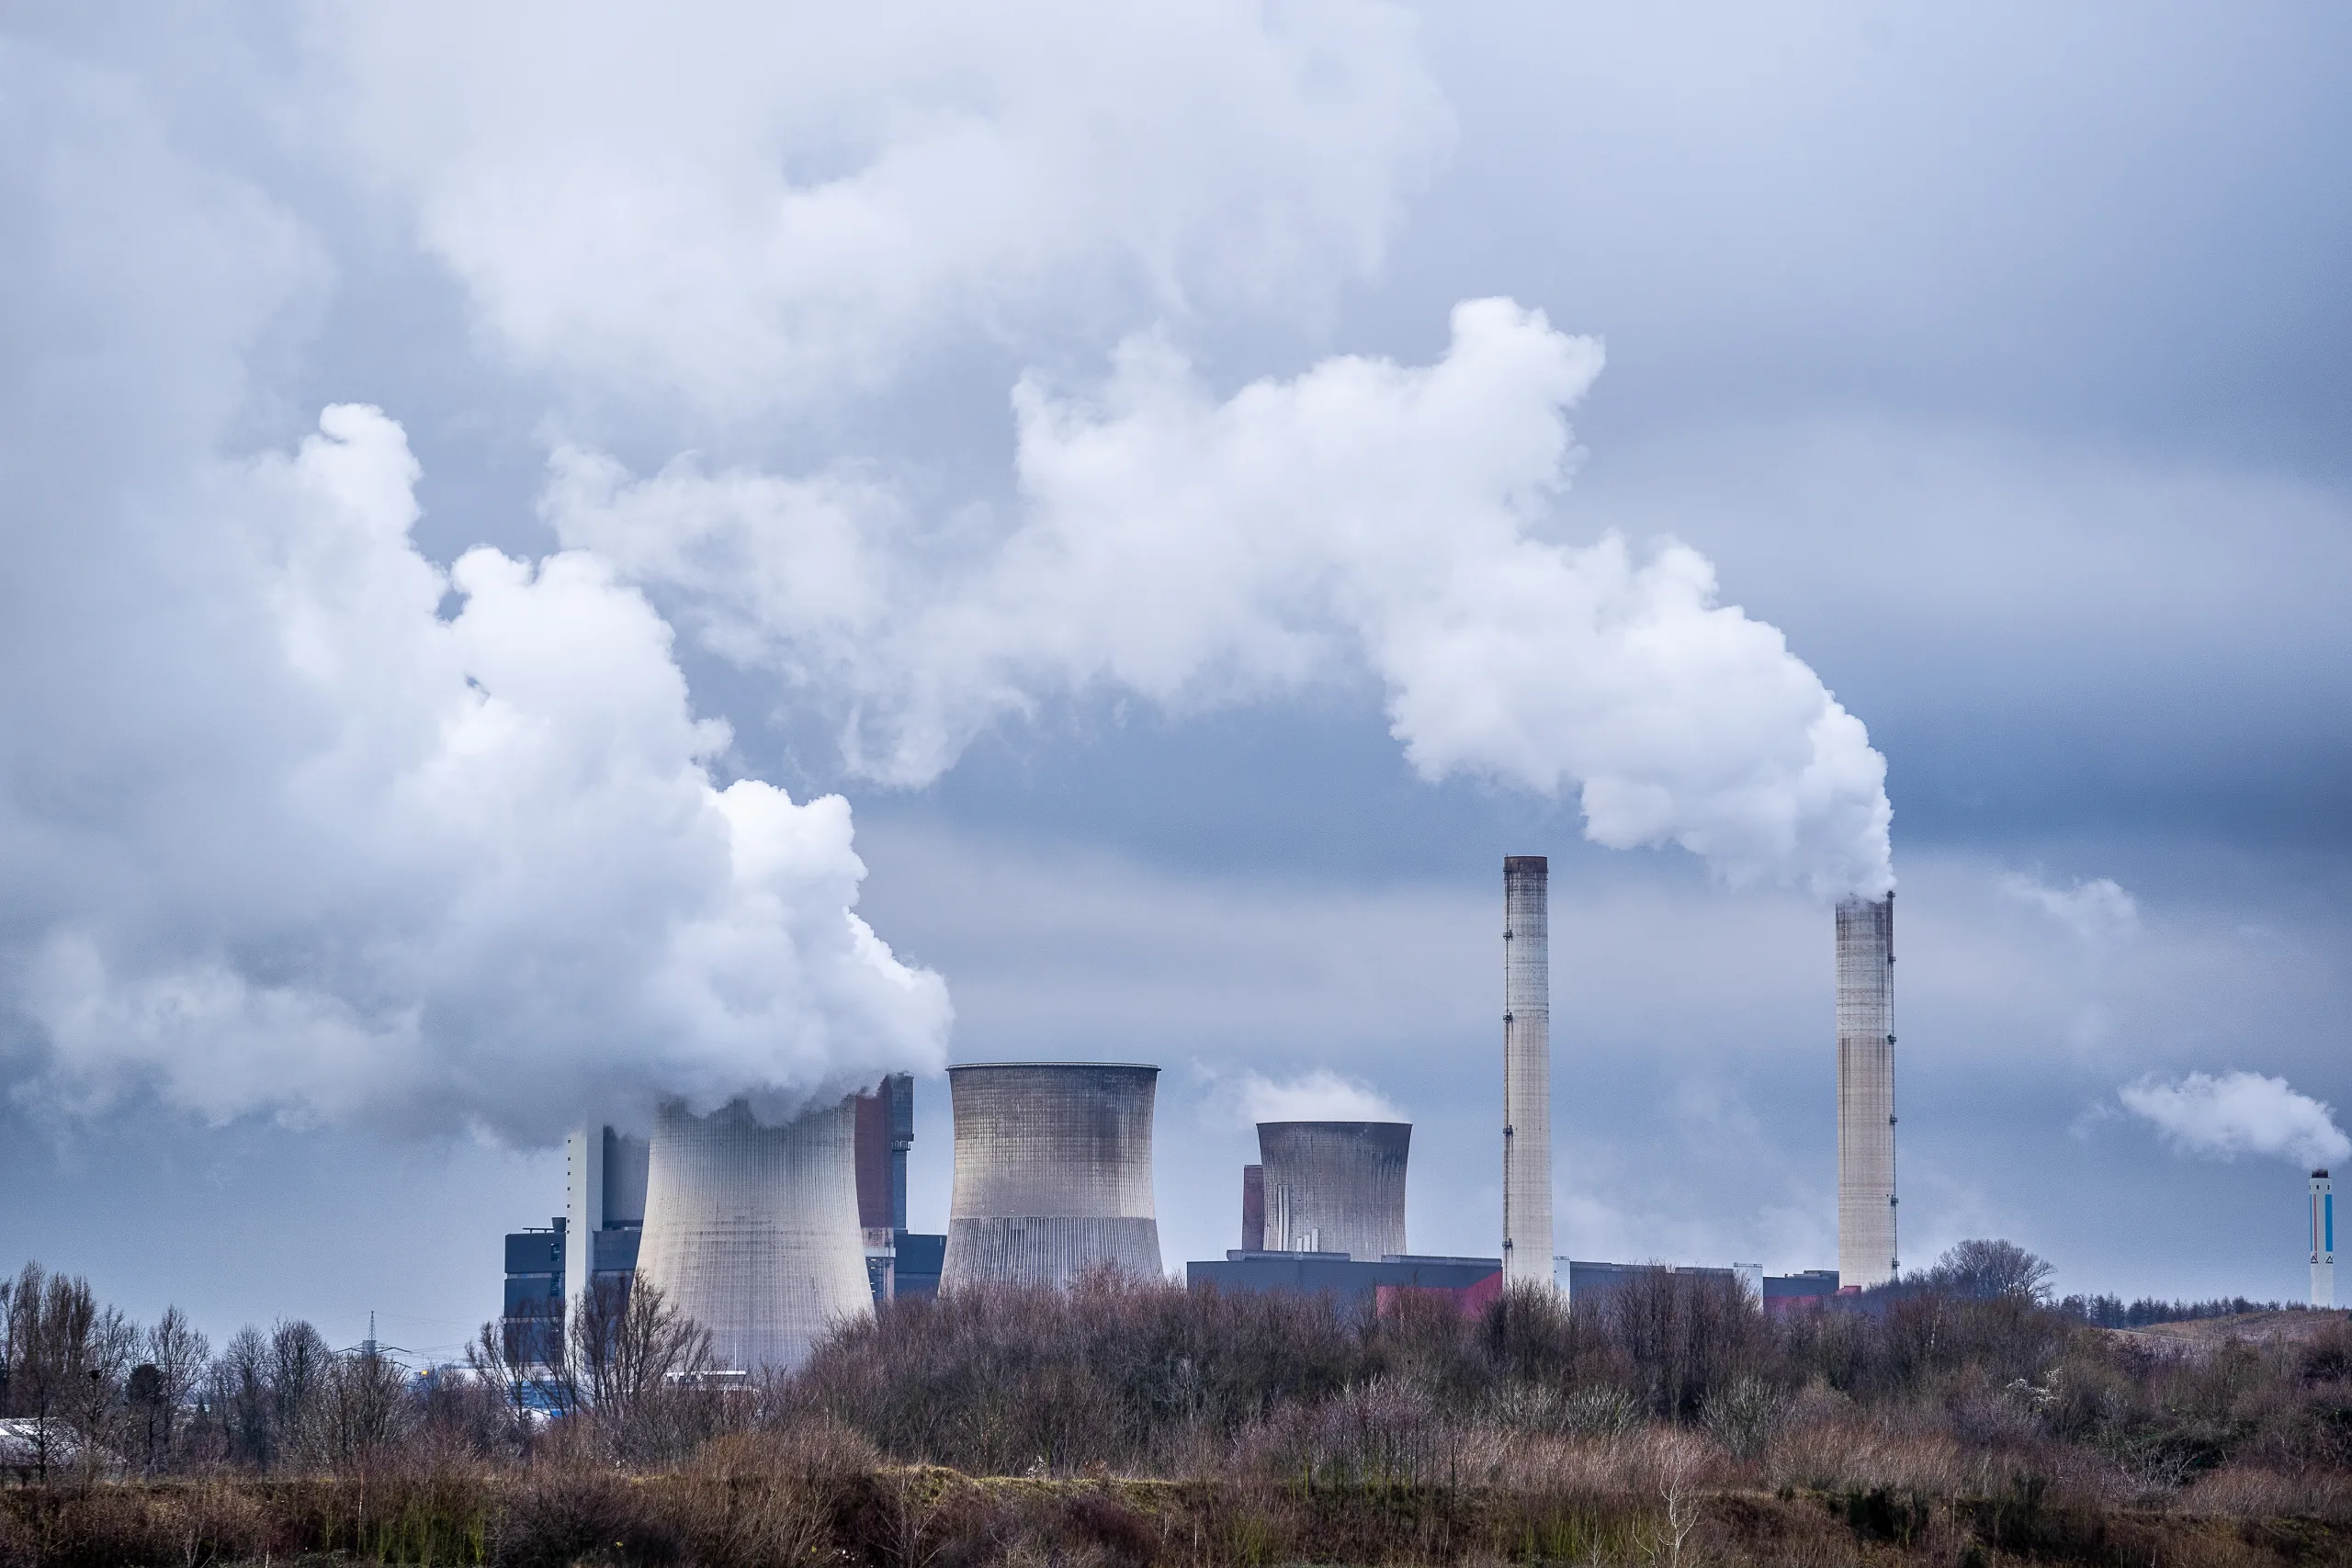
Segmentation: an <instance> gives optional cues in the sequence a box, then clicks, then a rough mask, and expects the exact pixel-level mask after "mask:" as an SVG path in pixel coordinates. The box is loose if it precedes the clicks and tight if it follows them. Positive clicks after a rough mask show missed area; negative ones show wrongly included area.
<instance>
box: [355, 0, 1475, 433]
mask: <svg viewBox="0 0 2352 1568" xmlns="http://www.w3.org/2000/svg"><path fill="white" fill-rule="evenodd" d="M311 31H312V36H313V38H314V39H316V40H317V41H318V42H319V43H320V44H321V45H322V51H323V53H324V54H325V55H326V57H327V58H328V59H330V60H331V61H333V62H334V63H335V64H336V66H337V67H339V70H338V73H337V74H338V77H339V79H338V80H337V81H336V83H335V88H334V94H333V96H332V99H331V106H332V107H330V108H329V110H328V112H327V116H326V118H328V119H329V120H330V121H331V122H332V123H335V124H338V125H340V126H342V127H343V128H344V129H345V133H346V134H347V136H348V138H349V142H350V145H351V146H352V147H353V148H355V149H356V152H358V154H359V156H360V158H361V159H362V160H363V161H364V162H365V164H367V165H368V166H369V167H370V168H371V170H372V171H373V172H375V173H376V174H377V175H380V176H381V178H382V181H383V183H384V184H385V185H386V186H388V187H389V188H391V189H393V190H396V191H399V192H401V193H402V194H403V195H405V196H406V197H408V199H409V200H410V201H411V202H413V208H414V212H415V223H416V228H417V231H418V234H419V237H420V238H421V240H422V241H423V243H424V245H425V246H426V247H427V248H428V249H429V250H430V251H431V252H432V253H433V254H435V255H437V256H439V257H440V258H441V259H442V260H443V261H444V262H445V263H446V264H447V265H448V267H449V268H450V270H451V271H452V272H453V273H454V274H455V275H456V276H458V278H459V279H460V280H462V282H463V283H464V285H465V287H466V288H467V290H468V292H469V295H470V297H471V298H472V300H473V302H474V304H475V307H476V309H477V310H478V311H479V313H480V317H481V322H482V324H483V326H484V327H485V328H487V329H488V333H489V336H490V337H491V339H492V341H494V342H495V343H497V344H500V345H502V346H503V348H505V349H506V350H507V351H508V352H509V353H511V354H512V355H513V356H514V357H515V359H516V360H518V361H519V362H520V363H522V364H523V365H525V366H527V367H532V368H534V369H539V370H544V371H548V372H552V373H554V374H555V375H556V376H558V377H560V378H561V379H562V382H563V384H564V385H565V387H566V389H567V390H568V391H571V392H575V393H576V392H580V391H582V390H588V391H591V392H593V393H594V396H592V397H588V398H581V399H578V400H577V401H578V402H581V403H592V402H594V401H597V400H599V399H600V398H601V399H602V400H615V399H617V400H632V399H642V398H643V397H645V395H646V394H647V393H648V392H651V393H653V394H655V395H656V396H657V397H658V398H659V399H660V400H662V401H664V402H677V401H683V402H684V403H687V404H689V405H692V406H695V407H696V408H699V409H701V410H702V411H704V412H707V413H709V414H714V415H716V416H718V419H719V420H720V421H721V423H727V422H729V421H734V420H740V419H741V418H743V417H744V416H746V415H747V414H752V413H755V412H762V411H768V410H773V409H775V408H777V407H779V406H781V407H785V408H792V407H796V406H805V404H806V403H808V402H809V401H810V400H820V401H822V402H824V403H829V404H830V403H836V402H838V401H839V400H841V399H842V397H843V396H844V394H845V393H852V392H856V391H861V390H871V389H875V388H876V387H879V386H884V385H887V384H888V382H889V381H890V380H891V379H892V378H893V377H894V376H895V374H896V373H897V372H898V371H899V369H900V368H902V367H903V366H904V363H905V362H906V361H907V360H908V359H909V358H910V357H914V356H917V355H922V353H924V352H926V351H933V352H935V351H936V350H937V349H938V348H939V347H941V346H942V345H944V344H951V343H956V342H965V341H970V340H972V339H979V340H981V341H986V342H995V343H1002V342H1007V341H1018V340H1019V339H1021V338H1023V337H1024V336H1029V335H1033V334H1038V333H1043V334H1045V335H1048V336H1060V335H1063V334H1067V333H1070V332H1071V331H1073V330H1074V329H1075V330H1077V331H1080V332H1081V333H1086V336H1087V338H1088V340H1089V341H1093V340H1094V339H1096V338H1097V337H1099V335H1100V332H1099V326H1098V323H1101V322H1104V321H1116V322H1119V323H1127V322H1132V321H1136V320H1148V319H1154V318H1156V317H1160V316H1168V317H1171V318H1176V319H1186V318H1191V317H1194V316H1196V315H1199V314H1202V313H1204V312H1211V311H1214V312H1216V313H1220V314H1223V313H1228V312H1234V311H1238V312H1240V313H1242V314H1243V315H1245V316H1248V315H1258V316H1261V317H1262V316H1264V315H1266V314H1269V313H1277V312H1278V313H1281V314H1283V315H1289V314H1292V313H1295V312H1296V311H1298V310H1301V309H1304V310H1315V309H1317V305H1318V302H1319V300H1320V299H1321V298H1322V295H1323V292H1324V290H1325V289H1326V288H1328V286H1329V283H1330V282H1332V281H1334V280H1336V279H1337V278H1342V277H1348V276H1357V275H1360V274H1361V273H1363V272H1364V271H1366V270H1368V269H1369V268H1370V267H1371V266H1372V265H1373V264H1374V262H1376V261H1377V259H1378V258H1379V255H1380V254H1381V252H1382V250H1383V248H1384V246H1385V243H1386V241H1387V239H1388V236H1389V234H1390V233H1391V231H1393V230H1394V229H1395V228H1396V227H1397V224H1398V222H1399V221H1400V220H1401V219H1402V217H1403V212H1404V202H1405V198H1406V197H1408V195H1409V194H1410V193H1411V192H1412V190H1413V189H1414V188H1415V187H1417V186H1419V185H1420V184H1421V183H1423V181H1424V180H1425V178H1426V177H1427V175H1428V174H1429V173H1430V171H1431V170H1432V169H1433V167H1434V166H1435V164H1436V163H1437V161H1438V159H1439V158H1440V157H1441V156H1442V154H1443V152H1444V151H1445V149H1446V147H1447V146H1448V145H1449V144H1450V142H1451V140H1452V134H1453V132H1452V117H1451V115H1450V114H1449V112H1448V110H1447V108H1446V106H1445V103H1444V100H1443V98H1442V96H1441V95H1440V93H1439V91H1438V89H1437V87H1436V85H1435V84H1434V82H1432V81H1431V79H1430V76H1429V74H1428V73H1427V72H1426V71H1425V70H1424V68H1423V67H1422V65H1421V63H1420V62H1419V58H1418V51H1417V50H1416V48H1415V35H1414V24H1413V19H1412V17H1410V16H1409V15H1408V13H1407V12H1406V11H1405V10H1404V8H1403V7H1401V6H1394V5H1389V4H1373V3H1365V0H1339V3H1336V4H1328V3H1318V4H1313V5H1305V6H1261V5H1254V4H1248V3H1244V0H1128V3H1126V4H1124V5H1120V6H1108V7H1106V6H1096V5H1088V4H1080V3H1074V0H1006V3H1003V4H999V5H993V6H985V7H974V6H936V5H934V6H911V7H904V8H898V9H895V10H876V9H873V8H860V9H855V10H842V9H840V8H837V7H831V6H808V5H775V4H768V3H765V0H677V3H674V4H671V5H667V6H660V7H658V8H654V9H647V8H645V7H642V6H622V5H612V4H597V3H594V0H563V3H560V4H558V3H556V0H512V3H509V4H504V5H500V6H492V7H487V8H485V7H483V6H475V5H459V4H456V3H454V0H413V3H411V4H406V5H401V6H380V7H369V6H324V7H320V8H318V9H317V12H316V14H315V16H314V17H313V27H312V29H311ZM1090 329H1096V330H1091V331H1090Z"/></svg>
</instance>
